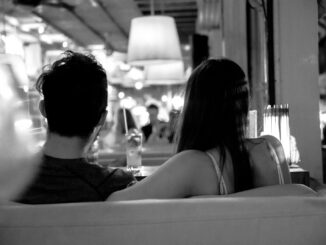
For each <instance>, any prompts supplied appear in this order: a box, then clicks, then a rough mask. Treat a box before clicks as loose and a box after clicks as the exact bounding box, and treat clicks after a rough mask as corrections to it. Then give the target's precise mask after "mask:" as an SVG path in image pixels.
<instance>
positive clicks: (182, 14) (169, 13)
mask: <svg viewBox="0 0 326 245" xmlns="http://www.w3.org/2000/svg"><path fill="white" fill-rule="evenodd" d="M143 14H144V15H150V11H144V12H143ZM157 14H163V12H161V11H155V13H154V15H157ZM164 15H167V16H172V17H179V16H188V17H194V18H196V17H197V12H193V13H191V12H190V13H189V12H164Z"/></svg>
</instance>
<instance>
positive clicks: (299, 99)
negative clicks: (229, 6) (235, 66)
mask: <svg viewBox="0 0 326 245" xmlns="http://www.w3.org/2000/svg"><path fill="white" fill-rule="evenodd" d="M317 10H318V9H317V1H312V0H286V1H284V0H274V40H275V41H274V44H275V47H274V48H275V71H276V76H275V78H276V84H275V85H276V103H277V104H280V103H288V104H289V106H290V130H291V134H292V135H293V136H294V137H295V138H296V140H297V146H298V149H299V152H300V155H301V160H302V163H301V166H302V167H303V168H304V169H307V170H309V171H310V176H312V177H314V178H316V179H318V180H320V181H322V158H321V139H320V128H319V104H318V102H319V88H318V16H317V15H318V14H317Z"/></svg>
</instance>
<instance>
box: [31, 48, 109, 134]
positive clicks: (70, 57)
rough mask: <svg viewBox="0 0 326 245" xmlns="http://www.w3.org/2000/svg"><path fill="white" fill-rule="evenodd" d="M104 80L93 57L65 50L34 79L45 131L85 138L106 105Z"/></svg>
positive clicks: (105, 78)
mask: <svg viewBox="0 0 326 245" xmlns="http://www.w3.org/2000/svg"><path fill="white" fill-rule="evenodd" d="M107 85H108V84H107V77H106V73H105V71H104V69H103V68H102V66H101V65H100V64H99V63H98V62H97V61H96V60H95V58H94V57H93V56H90V55H84V54H80V53H76V52H72V51H66V52H65V53H64V56H63V58H61V59H59V60H57V61H56V62H54V63H53V65H52V66H50V67H48V68H47V69H46V70H45V71H44V72H43V73H42V74H41V75H40V77H39V78H38V80H37V82H36V89H37V90H38V91H39V92H40V93H42V94H43V96H44V109H45V114H46V117H47V121H48V127H49V131H50V132H51V133H56V134H59V135H61V136H66V137H73V136H78V137H82V138H87V137H88V136H89V135H90V134H91V133H92V131H93V129H94V127H95V126H96V125H97V123H98V122H99V120H100V118H101V115H102V113H103V112H104V111H105V109H106V106H107Z"/></svg>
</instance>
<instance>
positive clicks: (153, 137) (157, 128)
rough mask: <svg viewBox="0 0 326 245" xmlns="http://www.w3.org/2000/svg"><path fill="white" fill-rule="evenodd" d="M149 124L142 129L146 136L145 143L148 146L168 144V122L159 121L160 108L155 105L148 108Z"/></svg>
mask: <svg viewBox="0 0 326 245" xmlns="http://www.w3.org/2000/svg"><path fill="white" fill-rule="evenodd" d="M147 112H148V115H149V123H148V124H146V125H145V126H143V127H142V128H141V130H142V132H143V135H144V142H145V143H148V144H155V143H167V142H168V139H167V138H166V129H167V124H166V122H163V121H160V120H159V119H158V113H159V108H158V106H157V105H155V104H150V105H149V106H147Z"/></svg>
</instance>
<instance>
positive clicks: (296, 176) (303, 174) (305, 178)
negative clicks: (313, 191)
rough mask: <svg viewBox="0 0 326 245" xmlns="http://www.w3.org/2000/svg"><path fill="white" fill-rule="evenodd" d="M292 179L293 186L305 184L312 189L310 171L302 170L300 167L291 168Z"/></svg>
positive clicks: (293, 166)
mask: <svg viewBox="0 0 326 245" xmlns="http://www.w3.org/2000/svg"><path fill="white" fill-rule="evenodd" d="M290 173H291V179H292V183H293V184H304V185H306V186H308V187H310V174H309V171H307V170H305V169H303V168H301V167H300V166H298V165H291V166H290Z"/></svg>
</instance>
